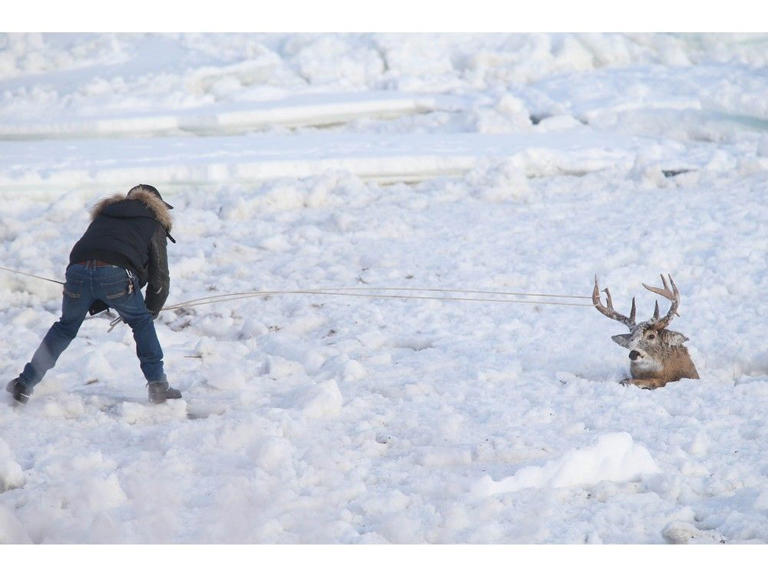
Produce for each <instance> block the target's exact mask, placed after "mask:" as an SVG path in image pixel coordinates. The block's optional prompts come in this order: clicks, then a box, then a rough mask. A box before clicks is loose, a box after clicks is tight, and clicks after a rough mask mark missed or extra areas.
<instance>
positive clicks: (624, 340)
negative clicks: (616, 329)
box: [611, 334, 632, 348]
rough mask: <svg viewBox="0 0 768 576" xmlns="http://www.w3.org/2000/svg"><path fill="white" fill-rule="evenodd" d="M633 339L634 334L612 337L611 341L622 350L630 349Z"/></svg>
mask: <svg viewBox="0 0 768 576" xmlns="http://www.w3.org/2000/svg"><path fill="white" fill-rule="evenodd" d="M631 337H632V334H616V336H611V340H613V341H614V342H616V344H618V345H619V346H621V347H622V348H629V339H630V338H631Z"/></svg>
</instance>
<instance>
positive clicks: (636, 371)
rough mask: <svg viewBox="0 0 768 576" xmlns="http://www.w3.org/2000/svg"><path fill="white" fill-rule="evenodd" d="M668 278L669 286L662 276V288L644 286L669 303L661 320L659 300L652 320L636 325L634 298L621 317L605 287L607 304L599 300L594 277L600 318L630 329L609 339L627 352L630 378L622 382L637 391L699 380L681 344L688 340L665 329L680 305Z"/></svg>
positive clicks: (594, 295) (671, 282) (685, 349)
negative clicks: (628, 310) (682, 380)
mask: <svg viewBox="0 0 768 576" xmlns="http://www.w3.org/2000/svg"><path fill="white" fill-rule="evenodd" d="M668 278H669V283H667V280H666V279H665V278H664V275H663V274H662V275H661V282H662V284H663V288H658V287H655V286H648V285H647V284H643V287H644V288H646V289H647V290H650V291H651V292H653V293H655V294H659V295H660V296H663V297H664V298H666V299H667V300H669V301H670V302H671V305H670V307H669V310H668V311H667V313H666V314H665V315H664V316H663V317H661V316H660V315H659V301H658V300H657V301H656V309H655V311H654V313H653V316H652V317H651V319H650V320H646V321H645V322H640V323H637V322H635V312H636V307H635V299H634V298H632V308H631V310H630V313H629V316H624V315H623V314H619V313H618V312H616V310H614V309H613V301H612V299H611V293H610V291H609V290H608V288H606V289H605V290H603V292H605V296H606V304H605V305H603V303H602V302H601V300H600V288H599V286H598V284H597V276H595V288H594V290H593V291H592V304H594V306H595V308H597V310H598V311H599V312H601V313H602V314H603V315H605V316H607V317H608V318H610V319H612V320H616V321H618V322H621V323H622V324H624V325H625V326H627V327H628V328H629V334H617V335H616V336H612V337H611V339H612V340H613V341H614V342H616V344H618V345H619V346H622V347H624V348H627V349H628V350H629V360H630V366H629V371H630V374H631V375H632V377H631V378H625V379H624V380H622V381H621V384H622V385H624V386H629V385H635V386H637V387H639V388H644V389H647V390H653V389H656V388H662V387H663V386H666V384H667V383H668V382H675V381H677V380H680V379H682V378H690V379H692V380H698V379H699V373H698V372H697V371H696V366H694V364H693V360H691V357H690V355H689V354H688V349H687V348H686V347H685V345H684V344H685V342H687V341H688V338H686V337H685V336H683V335H682V334H680V333H679V332H674V331H672V330H667V326H669V324H670V322H672V319H673V318H674V317H675V316H679V314H678V313H677V308H678V306H679V305H680V291H679V290H678V289H677V286H676V285H675V282H674V280H672V276H671V275H668Z"/></svg>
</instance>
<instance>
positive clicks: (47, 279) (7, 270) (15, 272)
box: [0, 266, 64, 286]
mask: <svg viewBox="0 0 768 576" xmlns="http://www.w3.org/2000/svg"><path fill="white" fill-rule="evenodd" d="M0 270H5V271H6V272H11V273H13V274H20V275H22V276H29V277H30V278H37V279H38V280H45V281H46V282H54V283H55V284H61V285H62V286H63V285H64V282H60V281H59V280H53V279H52V278H46V277H45V276H36V275H35V274H27V273H26V272H21V271H19V270H12V269H11V268H6V267H5V266H0Z"/></svg>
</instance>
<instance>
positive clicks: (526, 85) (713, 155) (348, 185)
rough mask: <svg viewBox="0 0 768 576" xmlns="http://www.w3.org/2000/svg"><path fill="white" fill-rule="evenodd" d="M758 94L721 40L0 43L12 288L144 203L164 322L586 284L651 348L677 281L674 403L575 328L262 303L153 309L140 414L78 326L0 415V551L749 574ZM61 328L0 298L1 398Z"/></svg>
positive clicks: (135, 392) (135, 377)
mask: <svg viewBox="0 0 768 576" xmlns="http://www.w3.org/2000/svg"><path fill="white" fill-rule="evenodd" d="M767 91H768V36H756V35H743V34H742V35H725V34H722V35H712V34H710V35H667V34H654V35H642V34H551V35H550V34H523V35H514V34H512V35H507V34H505V35H500V34H474V35H453V34H441V35H434V34H430V35H426V34H417V35H397V34H341V35H336V34H293V35H286V34H262V35H247V34H225V35H198V34H184V35H149V36H143V35H111V34H94V35H82V34H63V35H53V36H50V35H44V36H39V35H26V34H24V35H20V34H8V35H0V202H1V207H0V243H2V257H0V265H2V266H4V267H8V268H12V269H16V270H21V271H24V272H27V273H32V274H37V275H42V276H46V277H49V278H55V279H61V278H62V277H63V274H64V269H65V267H66V263H67V261H68V254H69V250H70V248H71V246H72V244H73V243H74V242H75V241H76V240H77V239H78V238H79V236H80V234H81V233H82V231H83V230H84V228H85V226H86V225H87V222H88V218H89V214H88V213H89V209H90V207H91V206H92V205H93V204H94V203H95V202H96V201H97V200H98V199H100V198H101V197H103V196H106V195H111V194H113V193H116V192H125V191H127V190H128V189H129V188H130V187H131V186H133V185H135V184H137V183H140V182H144V183H149V184H153V185H155V186H157V187H158V188H159V189H160V191H161V192H162V193H163V195H164V197H165V198H166V199H167V200H168V201H169V202H170V203H172V204H173V205H174V206H175V210H174V212H173V215H174V217H175V223H174V236H175V238H176V239H177V241H178V243H177V244H175V245H173V244H172V245H170V246H169V257H170V264H171V274H172V286H171V296H170V298H169V300H168V304H169V305H171V304H174V303H177V302H182V301H186V300H190V299H195V298H200V297H205V296H215V295H219V294H226V293H236V292H248V291H255V290H277V291H300V290H307V289H317V288H336V289H342V288H343V289H345V290H347V291H351V290H352V289H361V288H366V289H368V290H369V293H375V294H381V295H392V294H399V295H404V296H405V295H409V296H416V295H418V296H435V295H436V294H441V296H449V297H459V298H460V297H467V296H468V295H467V294H466V293H463V292H458V291H459V290H490V291H507V292H526V293H542V292H544V293H550V294H553V293H554V294H565V295H575V296H588V295H589V294H590V293H591V290H592V284H593V279H594V276H595V274H597V275H598V276H599V277H600V281H601V285H603V286H609V287H610V288H611V291H612V294H613V297H614V303H615V305H616V307H617V309H619V310H620V311H623V312H628V310H629V303H630V301H631V298H632V296H636V297H637V298H638V306H639V314H640V315H644V316H648V317H649V316H650V314H651V312H652V310H653V301H654V300H653V298H652V295H651V294H650V293H649V292H647V291H646V290H644V289H643V288H642V287H641V282H646V283H654V284H656V283H658V276H659V274H660V273H665V274H666V273H669V274H671V275H672V276H673V277H674V279H675V281H676V282H677V284H678V286H679V287H680V290H681V294H682V297H681V306H680V312H681V317H680V318H678V319H676V320H675V321H674V324H673V325H672V328H673V329H676V330H678V331H681V332H683V333H685V334H686V335H687V336H688V337H689V338H690V342H689V350H690V351H691V354H692V356H693V358H694V360H695V362H696V365H697V367H698V371H699V373H700V375H701V379H700V380H698V381H692V380H685V381H681V382H675V383H671V384H669V385H668V386H667V387H665V388H663V389H659V390H655V391H647V390H640V389H638V388H635V387H629V388H627V387H622V386H620V385H619V384H618V382H619V380H621V379H622V378H624V377H625V376H626V374H627V371H628V359H627V354H626V350H624V349H622V348H619V347H618V346H616V345H615V344H614V343H613V342H612V341H611V339H610V336H611V335H613V334H616V333H619V332H622V331H624V330H623V328H622V327H621V326H619V324H618V323H616V322H611V321H610V320H608V319H607V318H606V317H604V316H602V315H601V314H599V313H598V312H597V311H596V310H594V309H593V308H591V307H589V306H560V305H545V304H530V303H519V302H510V303H506V302H477V301H468V300H436V299H406V298H383V297H382V298H361V297H355V296H330V295H317V294H309V295H307V294H285V295H274V296H269V297H263V298H251V299H245V300H233V301H228V302H222V303H218V304H210V305H205V306H199V307H194V308H187V309H184V310H180V311H169V312H165V313H163V314H162V315H161V316H160V319H159V321H158V322H157V326H158V331H159V334H160V339H161V342H162V343H163V345H164V349H165V353H166V370H167V372H168V374H169V377H170V378H171V382H172V384H173V385H174V386H176V387H178V388H179V389H180V390H181V391H182V393H183V395H184V399H183V400H182V401H176V402H168V403H167V404H165V405H161V406H151V405H149V404H148V403H147V402H146V391H145V388H144V382H143V381H142V378H141V373H140V371H139V369H138V361H137V360H136V358H135V356H134V352H133V341H132V338H131V335H130V331H129V330H128V329H127V328H126V327H124V326H118V327H117V328H116V329H114V330H113V331H112V332H107V330H108V328H109V321H108V320H109V319H108V318H107V319H105V318H104V317H96V318H94V319H90V320H88V321H87V322H86V323H85V324H84V325H83V328H82V329H81V332H80V336H79V337H78V339H77V340H76V341H75V342H74V343H73V344H72V346H71V347H70V348H69V349H68V350H67V351H66V352H65V353H64V355H63V356H62V357H61V359H60V361H59V364H58V365H57V366H56V368H55V369H54V370H53V371H51V372H50V373H49V374H48V376H47V377H46V379H45V380H44V381H43V382H42V383H41V384H40V385H39V386H38V387H37V388H36V390H35V393H34V396H33V397H32V399H31V400H30V402H29V404H28V405H26V406H25V407H23V408H14V407H12V406H10V405H7V404H6V403H3V404H2V405H0V543H28V542H33V543H353V544H366V543H367V544H378V543H501V544H538V543H550V544H556V543H573V544H576V543H593V544H594V543H597V544H599V543H606V544H608V543H633V544H643V543H698V544H713V543H715V544H716V543H727V544H739V543H766V542H768V464H767V463H766V460H765V446H766V445H767V444H768V426H766V424H765V420H766V414H768V349H766V344H765V335H764V330H765V324H764V319H765V318H766V316H768V273H767V272H766V252H768V237H767V236H766V230H768V206H767V205H766V191H767V189H766V182H767V179H766V176H767V175H768V100H767V99H766V97H765V95H766V93H768V92H767ZM390 288H406V289H410V290H411V291H408V292H405V291H402V290H401V291H399V292H392V291H389V292H384V290H385V289H390ZM414 289H422V290H423V289H435V290H436V289H446V290H454V291H455V292H449V293H436V292H423V291H413V290H414ZM472 296H474V297H476V296H477V295H476V294H475V295H472ZM497 298H498V297H497ZM499 299H500V298H499ZM514 299H515V300H520V299H521V298H520V297H517V298H514ZM560 301H562V300H560ZM568 302H574V303H582V304H583V303H586V302H588V301H585V300H568ZM59 306H60V292H59V286H57V285H56V284H53V283H49V282H45V281H42V280H38V279H34V278H29V277H25V276H20V275H15V274H10V273H7V272H0V322H1V323H2V326H3V327H4V336H3V338H2V342H3V346H2V350H3V351H2V354H0V373H2V375H4V380H3V384H4V383H5V382H6V381H7V380H10V379H11V378H13V377H14V376H16V375H17V374H18V372H19V371H20V370H21V369H22V367H23V365H24V363H25V362H26V361H27V360H28V359H29V357H30V356H31V354H32V352H33V351H34V349H35V348H36V346H37V345H38V343H39V341H40V339H41V338H42V336H43V335H44V333H45V331H46V330H47V329H48V327H49V325H50V324H51V323H52V322H53V321H55V320H56V318H57V316H58V313H59Z"/></svg>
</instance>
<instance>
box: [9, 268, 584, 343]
mask: <svg viewBox="0 0 768 576" xmlns="http://www.w3.org/2000/svg"><path fill="white" fill-rule="evenodd" d="M0 270H5V271H6V272H11V273H13V274H20V275H22V276H29V277H31V278H37V279H38V280H45V281H46V282H54V283H56V284H64V282H60V281H59V280H53V279H51V278H45V277H44V276H37V275H35V274H28V273H26V272H21V271H19V270H13V269H11V268H6V267H5V266H0ZM403 292H404V293H405V294H403ZM415 292H421V293H422V294H414V293H415ZM423 293H429V294H438V295H433V296H425V295H424V294H423ZM443 294H464V295H465V296H444V295H443ZM472 294H475V295H478V296H471V295H472ZM282 295H312V296H343V297H351V298H371V299H391V300H432V301H438V302H492V303H499V304H533V305H539V306H541V305H543V306H575V307H585V308H591V307H592V304H591V303H590V304H583V303H581V302H563V300H591V298H592V297H591V296H574V295H570V294H543V293H536V292H509V291H498V290H466V289H458V288H457V289H450V288H410V287H408V288H403V287H401V288H387V287H372V286H368V287H363V286H355V287H341V288H312V289H304V290H255V291H252V292H232V293H228V294H219V295H216V296H204V297H202V298H195V299H193V300H186V301H184V302H178V303H176V304H172V305H171V306H166V307H164V308H163V311H170V310H179V309H181V308H193V307H195V306H203V305H207V304H217V303H219V302H233V301H237V300H246V299H249V298H261V297H266V296H282ZM510 297H513V298H510ZM521 297H524V298H539V300H530V299H529V300H520V299H519V298H521ZM541 298H554V299H556V300H541ZM122 321H123V320H122V318H115V319H114V320H112V321H111V322H110V328H109V330H110V331H111V330H112V329H113V328H114V327H115V326H117V325H118V324H120V323H121V322H122Z"/></svg>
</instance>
